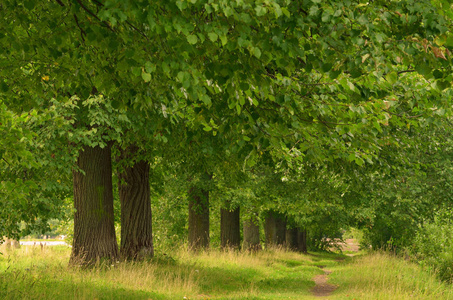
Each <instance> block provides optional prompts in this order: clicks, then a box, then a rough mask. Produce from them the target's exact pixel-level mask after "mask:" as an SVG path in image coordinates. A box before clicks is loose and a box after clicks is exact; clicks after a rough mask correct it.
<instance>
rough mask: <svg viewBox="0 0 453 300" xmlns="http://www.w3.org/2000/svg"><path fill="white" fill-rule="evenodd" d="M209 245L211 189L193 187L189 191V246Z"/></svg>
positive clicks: (193, 248)
mask: <svg viewBox="0 0 453 300" xmlns="http://www.w3.org/2000/svg"><path fill="white" fill-rule="evenodd" d="M208 247H209V191H205V190H203V189H201V188H198V187H192V188H191V189H190V191H189V248H190V250H193V251H198V250H200V249H203V248H204V249H206V248H208Z"/></svg>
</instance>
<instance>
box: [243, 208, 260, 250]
mask: <svg viewBox="0 0 453 300" xmlns="http://www.w3.org/2000/svg"><path fill="white" fill-rule="evenodd" d="M243 234H244V242H243V244H242V249H246V250H250V251H258V250H261V243H260V226H259V223H258V218H257V217H256V215H252V216H251V218H249V219H247V220H244V224H243Z"/></svg>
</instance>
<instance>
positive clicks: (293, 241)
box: [285, 228, 299, 251]
mask: <svg viewBox="0 0 453 300" xmlns="http://www.w3.org/2000/svg"><path fill="white" fill-rule="evenodd" d="M297 238H298V230H297V228H289V229H287V230H286V243H285V244H286V247H287V248H288V249H289V250H293V251H297V249H298V245H299V244H298V242H297V241H298V240H297Z"/></svg>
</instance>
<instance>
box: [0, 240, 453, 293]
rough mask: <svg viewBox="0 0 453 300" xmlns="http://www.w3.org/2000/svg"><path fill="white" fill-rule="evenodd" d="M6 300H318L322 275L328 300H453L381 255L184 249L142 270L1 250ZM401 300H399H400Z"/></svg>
mask: <svg viewBox="0 0 453 300" xmlns="http://www.w3.org/2000/svg"><path fill="white" fill-rule="evenodd" d="M2 252H3V255H0V299H314V297H313V296H312V295H311V293H310V290H311V289H312V288H313V286H314V282H313V277H314V276H315V275H318V274H323V271H322V270H321V269H320V268H319V267H325V268H326V269H329V270H331V271H333V273H332V274H331V275H330V276H329V282H331V283H334V284H337V285H339V286H340V287H339V289H338V290H337V291H335V292H334V293H333V294H332V295H331V296H330V297H329V299H354V298H355V299H406V298H409V297H411V295H412V296H413V297H412V298H411V299H434V298H437V299H453V296H452V295H453V294H452V288H451V287H450V286H447V285H445V284H442V283H440V282H438V281H437V280H436V279H435V277H434V276H432V275H431V274H428V273H426V272H424V271H422V270H421V269H420V268H419V267H418V266H416V265H413V264H410V263H408V262H405V261H404V260H399V259H397V258H394V257H391V256H388V255H384V254H381V253H377V254H372V255H364V256H361V257H358V258H354V259H351V258H346V257H345V256H343V255H339V254H328V253H312V254H310V255H302V254H298V253H294V252H286V251H283V250H281V249H272V250H268V251H262V252H259V253H256V254H249V253H245V252H222V251H216V250H212V251H209V252H202V253H199V254H198V255H192V254H190V253H188V252H187V251H185V250H184V249H179V250H175V251H173V252H171V253H168V254H167V255H165V254H160V255H157V256H156V257H155V258H154V259H152V260H151V261H148V262H142V263H133V262H129V263H117V264H114V265H110V266H104V267H103V268H96V269H89V270H82V269H78V268H70V267H68V260H69V255H70V249H69V248H68V247H65V246H53V247H43V248H41V247H33V246H22V247H21V248H20V249H17V250H6V249H3V250H2ZM394 296H395V297H394Z"/></svg>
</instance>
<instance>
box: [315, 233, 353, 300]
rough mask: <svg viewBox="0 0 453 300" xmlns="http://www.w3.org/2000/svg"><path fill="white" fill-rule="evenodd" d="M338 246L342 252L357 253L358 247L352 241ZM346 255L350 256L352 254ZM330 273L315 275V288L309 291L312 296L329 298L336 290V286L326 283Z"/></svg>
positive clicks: (348, 240)
mask: <svg viewBox="0 0 453 300" xmlns="http://www.w3.org/2000/svg"><path fill="white" fill-rule="evenodd" d="M339 245H340V246H341V250H342V251H351V252H359V245H358V244H357V242H356V240H354V239H347V240H345V242H344V243H340V244H339ZM347 255H349V256H352V255H354V254H347ZM343 259H344V258H343ZM320 268H321V269H323V266H320ZM330 273H332V272H331V271H329V270H324V274H323V275H316V276H315V277H314V278H313V281H314V282H315V284H316V285H315V287H314V288H313V289H312V290H311V293H312V294H313V296H315V297H327V296H330V294H331V293H332V292H333V291H335V290H336V289H337V288H338V286H336V285H333V284H330V283H328V282H327V278H328V275H329V274H330Z"/></svg>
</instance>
